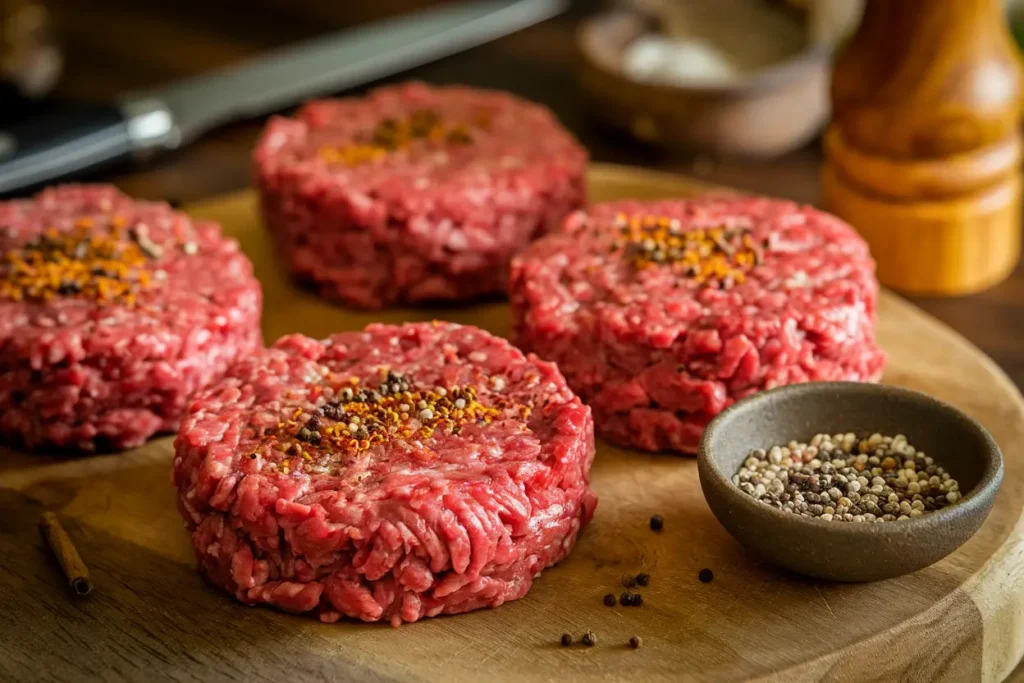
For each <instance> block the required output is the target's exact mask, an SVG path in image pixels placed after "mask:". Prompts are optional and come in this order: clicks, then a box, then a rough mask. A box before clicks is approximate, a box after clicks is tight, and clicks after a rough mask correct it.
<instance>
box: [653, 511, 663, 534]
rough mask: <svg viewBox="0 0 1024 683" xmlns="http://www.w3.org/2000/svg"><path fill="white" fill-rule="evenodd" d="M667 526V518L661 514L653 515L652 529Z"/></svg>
mask: <svg viewBox="0 0 1024 683" xmlns="http://www.w3.org/2000/svg"><path fill="white" fill-rule="evenodd" d="M664 526H665V518H664V517H662V516H661V515H654V516H653V517H651V531H661V529H662V527H664Z"/></svg>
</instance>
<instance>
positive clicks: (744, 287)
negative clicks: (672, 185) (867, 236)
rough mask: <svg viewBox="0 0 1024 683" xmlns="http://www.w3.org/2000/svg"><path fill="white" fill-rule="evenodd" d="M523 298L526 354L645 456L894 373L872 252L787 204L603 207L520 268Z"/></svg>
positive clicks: (517, 297) (577, 217)
mask: <svg viewBox="0 0 1024 683" xmlns="http://www.w3.org/2000/svg"><path fill="white" fill-rule="evenodd" d="M699 230H700V231H702V232H699V233H698V232H697V231H699ZM702 279H703V280H704V281H703V282H701V280H702ZM510 295H511V299H512V308H513V314H514V335H515V338H516V340H517V342H518V344H519V345H520V347H521V348H523V349H525V350H530V351H534V352H536V353H537V354H538V355H539V356H541V357H542V358H545V359H547V360H550V361H554V362H556V363H557V364H558V366H559V368H560V369H561V371H562V373H563V374H564V375H565V377H566V379H567V380H568V382H569V385H570V386H571V387H572V388H573V389H574V390H575V391H576V392H577V393H578V394H579V395H580V397H581V398H582V399H583V400H584V401H585V402H586V403H588V404H589V405H590V406H591V408H592V409H593V410H594V419H595V422H596V425H597V430H598V434H599V435H600V436H603V437H605V438H607V439H609V440H611V441H613V442H616V443H619V444H622V445H626V446H631V447H635V448H641V449H644V450H652V451H653V450H673V451H681V452H684V453H693V452H695V450H696V447H697V444H698V441H699V439H700V436H701V433H702V432H703V430H704V427H705V426H706V424H707V423H708V422H709V421H710V420H711V418H712V417H713V416H714V415H716V414H717V413H718V412H720V411H721V410H722V409H724V408H725V407H727V406H728V405H730V404H731V403H733V402H734V401H736V400H738V399H741V398H743V397H744V396H747V395H749V394H752V393H754V392H756V391H760V390H762V389H769V388H771V387H775V386H780V385H784V384H793V383H797V382H810V381H823V380H863V381H877V380H878V379H879V378H880V376H881V374H882V366H883V364H884V354H883V353H882V351H881V350H880V349H879V348H878V345H877V344H876V343H875V305H876V299H877V295H878V284H877V282H876V281H875V277H874V262H873V261H872V259H871V256H870V254H869V253H868V248H867V246H866V244H865V243H864V241H863V240H862V239H861V238H860V237H859V236H858V235H857V234H856V233H855V232H854V231H853V229H851V228H850V227H849V226H848V225H847V224H845V223H843V222H842V221H841V220H839V219H838V218H835V217H834V216H831V215H829V214H826V213H823V212H821V211H816V210H815V209H812V208H809V207H805V206H798V205H797V204H793V203H790V202H786V201H778V200H772V199H763V198H704V199H694V200H676V201H660V202H650V203H640V202H615V203H607V204H600V205H597V206H595V207H593V208H592V209H590V210H589V212H579V213H576V214H574V215H573V216H571V217H570V218H569V219H568V220H567V221H566V224H565V226H564V230H563V231H562V232H561V233H559V234H556V235H552V236H549V237H546V238H544V239H542V240H540V241H538V242H537V243H535V244H533V245H532V246H531V247H530V248H528V249H527V250H526V251H524V252H523V253H522V254H521V255H520V256H519V257H517V258H516V259H515V260H514V262H513V265H512V282H511V285H510Z"/></svg>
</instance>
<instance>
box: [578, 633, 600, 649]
mask: <svg viewBox="0 0 1024 683" xmlns="http://www.w3.org/2000/svg"><path fill="white" fill-rule="evenodd" d="M582 640H583V644H584V645H586V646H587V647H594V646H595V645H597V636H595V635H594V632H593V631H587V632H586V633H584V634H583V638H582Z"/></svg>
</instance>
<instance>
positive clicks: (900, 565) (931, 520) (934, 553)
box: [697, 382, 1003, 582]
mask: <svg viewBox="0 0 1024 683" xmlns="http://www.w3.org/2000/svg"><path fill="white" fill-rule="evenodd" d="M840 432H841V433H846V432H854V433H857V434H860V433H862V432H868V433H873V432H879V433H881V434H883V435H888V436H895V435H896V434H905V435H906V436H907V439H908V441H909V442H910V443H911V444H913V445H914V446H915V447H916V448H917V449H918V450H919V451H924V452H925V453H926V454H927V455H930V456H931V457H933V458H934V459H935V464H936V465H939V466H941V467H943V468H944V469H945V470H946V471H947V472H949V474H950V476H952V477H953V478H954V479H956V480H957V481H958V482H959V483H960V492H961V494H963V497H962V498H961V499H960V501H958V502H957V503H956V504H954V505H950V506H949V507H945V508H942V509H941V510H936V511H935V512H928V513H925V514H924V515H921V516H920V517H914V518H912V519H909V520H905V521H892V522H877V523H870V522H836V521H826V520H821V519H814V518H810V517H800V516H798V515H794V514H792V513H789V512H783V511H781V510H778V509H776V508H773V507H770V506H768V505H766V504H764V503H761V502H759V501H757V500H755V499H754V498H751V497H750V496H748V495H747V494H745V493H743V492H742V491H741V490H740V489H739V488H738V487H737V486H736V485H734V484H733V483H732V475H733V474H735V473H736V472H737V471H738V470H739V468H740V465H741V464H742V463H743V461H744V460H745V459H746V458H747V457H748V456H749V454H750V451H751V450H753V449H755V448H765V447H768V446H773V445H783V444H786V443H788V442H789V441H793V440H796V441H804V442H806V441H808V440H809V439H810V438H811V437H812V436H814V435H815V434H818V433H828V434H836V433H840ZM697 467H698V471H699V473H700V484H701V488H702V489H703V490H704V497H705V498H706V499H707V501H708V505H709V506H710V507H711V511H712V512H713V513H714V515H715V517H717V518H718V521H719V522H721V523H722V525H723V526H724V527H725V528H726V530H727V531H728V532H729V533H730V534H732V535H733V537H735V538H736V540H738V541H739V542H740V543H742V544H743V545H745V546H746V547H747V548H749V549H751V550H753V551H755V552H756V553H757V554H759V555H761V556H762V557H764V558H765V559H767V560H768V561H770V562H772V563H774V564H777V565H781V566H783V567H786V568H788V569H791V570H793V571H795V572H797V573H800V574H805V575H807V576H812V577H815V578H819V579H829V580H833V581H851V582H853V581H875V580H878V579H887V578H892V577H894V576H901V575H903V574H908V573H910V572H913V571H917V570H918V569H922V568H923V567H927V566H928V565H930V564H933V563H935V562H938V561H939V560H941V559H942V558H943V557H945V556H946V555H949V554H950V553H951V552H953V551H954V550H956V549H957V548H959V547H960V546H961V545H962V544H963V543H965V542H966V541H967V539H969V538H970V537H971V536H972V535H974V533H975V532H976V531H977V530H978V528H979V527H980V526H981V524H982V522H984V521H985V518H986V517H988V513H989V511H991V509H992V503H993V501H994V499H995V494H996V491H997V490H998V489H999V484H1000V482H1002V479H1003V457H1002V454H1001V453H1000V451H999V446H997V445H996V442H995V441H994V440H993V439H992V436H991V435H990V434H989V433H988V431H986V430H985V428H984V427H982V426H981V425H980V424H978V423H977V422H975V421H974V420H972V419H971V418H969V417H968V416H967V415H965V414H964V413H962V412H961V411H959V410H957V409H956V408H954V407H953V406H951V405H949V404H947V403H943V402H942V401H939V400H937V399H935V398H932V397H930V396H927V395H925V394H921V393H918V392H916V391H910V390H908V389H901V388H898V387H892V386H885V385H879V384H867V383H859V382H814V383H809V384H796V385H792V386H787V387H782V388H779V389H773V390H771V391H766V392H762V393H759V394H755V395H753V396H751V397H750V398H747V399H744V400H742V401H740V402H738V403H736V404H735V405H733V406H731V407H730V408H728V409H727V410H725V411H723V412H722V413H721V414H720V415H718V417H716V418H715V419H714V420H712V422H711V424H710V425H708V427H707V429H706V430H705V432H704V437H703V439H702V440H701V444H700V451H699V455H698V465H697Z"/></svg>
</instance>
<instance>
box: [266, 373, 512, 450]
mask: <svg viewBox="0 0 1024 683" xmlns="http://www.w3.org/2000/svg"><path fill="white" fill-rule="evenodd" d="M502 414H503V413H502V411H500V410H498V409H497V408H495V407H492V406H488V405H485V404H483V403H481V402H480V400H479V398H478V396H477V393H476V390H475V389H474V388H473V387H459V386H455V387H452V388H450V389H445V388H442V387H435V388H433V389H426V390H424V389H417V388H415V387H413V386H412V384H411V383H410V381H409V380H408V379H407V378H406V377H404V376H403V375H401V374H399V373H395V372H391V371H385V372H382V376H381V380H380V383H379V384H378V385H377V386H376V387H375V388H369V387H360V386H359V385H358V384H351V383H346V385H345V386H344V387H343V388H342V389H340V390H339V391H338V392H337V394H336V395H335V398H334V400H332V401H330V402H328V403H327V404H325V405H323V406H322V407H320V409H319V410H318V411H317V412H316V413H315V414H306V413H303V412H302V411H297V412H296V413H293V414H292V416H291V418H290V419H288V420H287V421H285V422H282V423H280V424H279V425H278V430H279V433H278V434H272V435H270V438H271V439H272V440H274V441H275V442H276V443H277V444H279V445H280V448H281V450H282V451H283V452H285V453H289V452H302V450H303V449H302V446H301V445H300V444H308V445H307V448H309V447H310V446H314V447H316V448H317V449H318V450H319V451H320V452H322V453H324V454H327V455H347V454H354V453H359V452H364V451H367V450H369V449H371V448H373V447H374V446H376V445H378V444H382V443H384V442H386V441H391V440H404V441H417V440H419V441H422V440H427V439H430V438H431V437H433V436H434V435H435V434H437V433H439V432H440V433H447V434H458V433H459V432H460V431H461V429H462V427H463V426H464V425H466V424H471V423H481V424H487V423H490V422H491V421H492V420H494V419H495V418H498V417H500V416H501V415H502ZM307 456H308V453H306V454H304V456H303V460H305V461H307V462H309V461H311V460H312V457H311V456H310V457H307ZM290 464H291V463H288V464H286V465H285V467H288V466H289V465H290ZM292 469H294V468H292Z"/></svg>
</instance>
